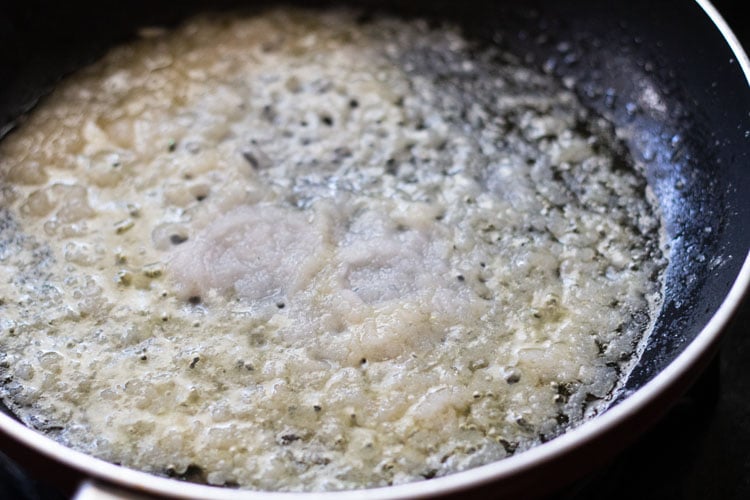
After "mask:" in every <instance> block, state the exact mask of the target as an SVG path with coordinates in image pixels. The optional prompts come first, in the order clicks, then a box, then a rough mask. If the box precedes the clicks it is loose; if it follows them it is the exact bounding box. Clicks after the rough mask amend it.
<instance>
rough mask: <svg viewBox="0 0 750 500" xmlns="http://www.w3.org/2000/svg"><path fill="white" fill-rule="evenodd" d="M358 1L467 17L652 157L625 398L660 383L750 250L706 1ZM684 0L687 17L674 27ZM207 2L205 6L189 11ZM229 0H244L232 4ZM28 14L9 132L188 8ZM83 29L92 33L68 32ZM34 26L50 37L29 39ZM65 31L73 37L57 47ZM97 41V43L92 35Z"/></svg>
mask: <svg viewBox="0 0 750 500" xmlns="http://www.w3.org/2000/svg"><path fill="white" fill-rule="evenodd" d="M359 4H364V5H365V7H368V8H373V9H377V10H386V11H389V12H390V11H394V12H397V13H400V14H402V15H404V16H407V17H409V16H427V17H434V18H435V19H441V18H443V17H447V18H450V19H452V20H455V19H456V18H458V19H460V22H461V23H462V25H464V26H465V28H466V31H467V33H468V34H469V35H470V36H474V37H476V38H479V39H482V40H486V41H487V42H488V43H493V44H498V45H500V46H502V47H505V48H507V49H509V50H511V51H512V52H514V53H516V54H518V56H519V58H521V59H522V60H524V61H525V62H526V63H528V64H531V65H534V66H538V67H542V68H545V70H546V71H548V72H551V73H553V74H555V75H557V76H558V77H559V78H561V79H566V78H567V79H570V81H571V82H572V83H573V85H574V88H575V89H576V91H577V93H578V94H579V96H580V97H581V99H582V100H583V101H584V102H585V103H586V104H587V105H588V106H590V107H591V108H593V109H594V110H596V111H597V112H599V113H600V114H602V115H603V116H605V117H607V118H608V119H609V120H611V121H612V122H613V123H615V124H616V125H617V126H618V127H619V129H620V130H622V131H625V132H626V133H625V135H624V136H623V137H622V138H623V140H624V141H626V142H627V144H628V146H629V148H630V153H631V154H632V155H633V158H634V159H635V160H636V161H637V162H639V163H640V164H642V165H643V167H644V169H645V172H646V175H647V178H648V180H649V182H650V185H651V187H652V189H653V190H654V192H655V193H656V195H657V198H658V199H659V203H660V206H661V209H662V211H663V214H664V217H665V221H666V226H667V227H666V229H667V233H668V237H669V239H670V245H671V262H670V267H669V269H668V272H667V277H666V288H665V300H664V306H663V308H662V311H661V313H660V314H659V316H658V318H657V320H656V324H655V327H654V331H653V333H652V334H651V336H650V338H649V339H648V341H647V343H646V344H645V346H644V348H643V352H642V354H641V361H640V362H639V363H638V364H637V365H636V367H635V369H634V370H633V372H632V373H631V375H630V377H629V379H628V382H627V390H626V391H625V392H624V393H623V397H624V396H626V395H627V394H629V393H631V392H633V391H635V390H637V389H638V388H639V387H641V386H642V385H644V384H645V383H647V382H648V381H649V380H651V379H652V378H653V377H654V376H655V375H656V374H658V373H659V372H660V371H662V370H663V369H664V368H665V367H666V366H667V365H669V363H671V361H672V360H673V359H674V358H675V357H676V356H677V355H679V353H680V352H682V351H683V350H684V349H685V347H686V346H687V345H688V344H689V343H690V342H691V341H692V340H693V339H694V338H695V337H696V336H697V335H698V334H699V333H700V332H701V330H702V329H703V327H704V326H705V325H706V324H707V323H708V321H709V320H710V319H711V317H712V316H713V315H714V313H715V312H716V310H717V309H718V308H719V306H720V305H721V303H722V301H723V299H724V297H725V296H726V294H727V292H728V290H729V288H730V287H731V286H732V284H733V283H734V281H735V278H736V276H737V275H738V273H739V269H740V267H741V266H742V264H743V262H744V260H745V256H746V253H747V248H748V246H750V243H749V241H748V238H749V236H748V235H747V234H743V233H744V232H743V231H739V230H738V229H739V228H743V227H746V226H747V221H748V215H749V213H750V201H748V197H747V196H746V193H748V187H749V186H748V180H747V176H746V175H745V172H744V170H745V169H746V166H747V165H748V163H750V158H748V147H747V143H748V137H747V133H748V130H750V120H749V119H748V115H747V110H748V109H750V96H749V93H748V88H747V82H746V81H745V80H744V79H743V78H742V75H741V71H740V69H739V67H738V64H737V61H736V60H735V59H734V56H733V55H732V54H731V52H730V51H729V49H728V48H727V47H726V46H725V44H724V41H723V39H722V38H721V36H720V35H719V34H718V33H716V32H715V30H713V29H711V27H709V26H707V23H706V20H705V18H704V16H703V14H702V12H701V11H700V9H699V8H698V6H697V5H694V4H687V5H686V4H685V3H684V2H665V3H664V4H659V5H658V6H657V7H654V6H653V5H651V4H648V3H647V2H631V3H628V4H627V5H621V6H616V7H614V8H613V7H611V6H607V8H606V9H605V8H604V7H598V6H597V5H596V2H572V3H569V4H566V5H564V6H563V5H558V3H557V2H533V3H529V2H508V3H503V4H501V5H495V4H492V5H488V3H483V2H467V3H465V4H462V5H461V6H458V7H457V6H456V5H455V4H453V3H452V2H430V3H427V2H425V3H424V4H423V3H421V2H416V3H410V4H409V5H408V6H407V7H404V6H403V5H401V6H399V5H398V4H397V3H395V2H394V3H393V5H390V4H388V3H383V2H359ZM678 5H679V9H680V10H681V12H682V13H683V14H681V15H682V16H684V22H683V23H673V22H670V21H671V19H672V17H673V15H674V12H675V10H676V9H678ZM200 7H201V5H198V3H196V5H193V6H190V7H186V12H185V13H187V12H190V11H191V10H193V9H196V8H200ZM227 7H235V5H234V3H231V4H230V3H227ZM29 12H31V10H27V8H26V7H25V8H23V9H22V8H18V12H14V11H12V14H11V16H10V18H9V19H10V20H11V21H9V22H8V25H5V26H0V41H9V43H8V45H7V46H15V47H17V48H18V49H19V50H18V51H17V52H15V53H12V51H9V54H7V55H6V56H0V65H2V67H9V68H12V71H13V73H14V74H15V75H16V78H14V79H11V80H10V81H9V82H8V83H6V84H4V86H3V87H0V112H2V113H3V115H2V116H3V123H4V124H5V125H6V127H10V126H11V124H12V120H14V119H15V118H16V117H17V116H18V115H19V114H20V113H22V112H25V111H26V110H27V109H28V108H29V107H30V106H32V105H33V103H34V102H35V101H36V99H37V98H39V97H40V96H41V95H42V94H43V93H44V92H46V91H47V89H48V88H49V86H50V85H52V84H53V83H54V80H55V79H56V78H58V77H59V76H61V75H63V74H65V73H67V72H69V71H71V70H73V69H75V68H77V67H79V66H80V65H82V64H84V63H86V62H87V61H89V60H90V59H91V58H92V57H95V56H97V55H99V53H95V52H96V50H94V51H92V50H91V47H92V46H98V47H100V48H101V47H105V46H108V45H111V44H114V43H116V42H118V41H120V40H122V39H125V38H127V37H128V36H129V35H130V34H131V33H132V30H133V29H134V27H136V26H142V25H144V24H145V25H153V24H172V23H174V22H176V21H179V20H180V19H181V18H182V16H183V15H185V13H180V14H177V13H175V12H173V10H172V9H171V8H170V6H169V5H168V4H167V3H166V2H165V3H158V2H157V3H150V4H148V5H147V4H146V3H143V4H138V3H136V5H135V6H134V7H133V6H129V7H128V12H127V13H125V12H122V13H116V12H112V11H110V10H100V11H97V10H94V11H84V10H82V9H77V8H75V7H74V6H73V7H71V8H69V10H67V9H66V12H61V13H60V15H61V17H62V19H65V21H66V22H59V23H57V22H56V23H55V25H54V26H52V25H49V24H46V23H48V22H50V21H49V20H44V19H41V18H39V17H35V16H33V15H32V16H29V15H28V13H29ZM120 14H122V15H120ZM52 18H55V16H49V19H52ZM675 24H679V26H676V25H675ZM77 25H86V26H95V27H96V28H95V29H94V30H93V31H92V30H86V31H83V30H80V29H71V27H75V26H77ZM104 26H106V29H105V28H104ZM26 33H42V36H41V37H40V38H38V39H36V41H35V42H33V43H28V44H27V43H25V41H23V37H24V36H25V34H26ZM498 33H502V35H498ZM691 33H692V34H691ZM695 33H705V36H700V37H697V36H695V35H694V34H695ZM61 39H65V40H66V42H67V43H65V44H55V43H54V42H56V41H59V40H61ZM91 39H97V40H99V41H100V43H99V44H91V43H90V40H91ZM698 41H700V43H698ZM686 54H689V57H688V56H686ZM717 54H718V55H717ZM2 57H6V58H7V59H5V60H4V59H2ZM6 130H7V129H6Z"/></svg>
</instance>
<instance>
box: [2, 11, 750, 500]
mask: <svg viewBox="0 0 750 500" xmlns="http://www.w3.org/2000/svg"><path fill="white" fill-rule="evenodd" d="M745 2H746V0H724V1H721V0H718V1H715V2H714V4H715V5H716V6H717V8H719V10H721V11H722V13H723V15H724V16H725V18H726V19H727V20H728V22H729V24H730V25H732V27H733V29H734V30H735V33H736V34H737V35H738V37H739V38H740V40H741V41H742V42H743V44H744V46H745V47H746V48H750V24H748V22H747V21H745V19H746V18H745V16H744V9H743V8H742V7H743V4H744V3H745ZM0 450H2V444H0ZM64 498H65V495H63V494H62V493H61V492H60V491H59V490H58V489H56V488H55V487H54V486H53V485H52V484H49V483H47V482H45V481H44V480H43V479H40V478H39V477H33V476H32V475H31V474H29V473H28V472H26V471H24V470H23V469H21V468H20V467H19V466H18V465H17V464H16V463H14V462H13V461H11V460H10V459H9V458H8V457H7V456H6V455H4V454H3V453H2V451H0V499H14V500H15V499H18V500H25V499H29V500H31V499H33V500H62V499H64ZM553 498H554V499H555V500H594V499H601V498H606V499H609V500H625V499H628V500H631V499H633V498H637V499H638V500H670V499H680V500H682V499H685V500H690V499H696V500H698V499H700V500H704V499H737V500H740V499H748V498H750V300H745V304H744V306H743V307H742V308H741V309H740V311H739V314H738V316H737V318H736V320H735V322H734V325H733V326H732V327H731V328H730V330H729V331H728V333H727V335H726V337H725V340H724V342H723V345H722V348H721V353H720V355H719V356H718V357H717V359H716V360H715V361H714V362H713V364H712V365H711V367H710V368H709V369H708V370H707V371H706V372H705V374H704V375H703V376H702V377H701V379H700V380H699V381H698V382H697V383H696V385H695V386H694V387H693V389H692V390H691V391H690V392H689V393H688V394H687V395H686V396H685V397H684V398H682V400H681V401H680V402H679V403H678V404H677V405H676V406H675V408H673V409H672V410H671V411H670V413H669V414H668V415H667V416H666V417H665V418H664V419H663V420H662V421H661V423H659V424H658V425H657V426H656V427H655V428H654V429H652V430H651V431H649V432H648V433H647V434H645V435H644V436H643V437H642V438H641V439H639V440H638V441H637V442H636V443H635V444H634V445H633V446H631V447H630V448H629V449H627V450H626V451H625V452H624V453H622V454H621V455H619V456H618V457H617V458H616V459H614V460H613V461H612V462H610V463H607V464H603V466H602V468H601V469H600V470H599V471H596V472H594V473H592V474H591V475H589V476H588V477H587V478H585V479H583V480H581V481H578V482H577V483H575V484H574V485H572V486H570V487H569V488H567V489H566V490H565V491H563V492H560V493H558V494H556V495H554V496H553Z"/></svg>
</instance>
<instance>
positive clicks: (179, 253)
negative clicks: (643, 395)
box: [0, 9, 666, 491]
mask: <svg viewBox="0 0 750 500" xmlns="http://www.w3.org/2000/svg"><path fill="white" fill-rule="evenodd" d="M0 173H1V174H2V179H3V180H2V191H1V192H2V204H1V206H2V209H0V212H1V213H0V221H1V222H0V266H2V269H3V276H4V280H3V283H2V284H1V285H0V316H1V318H0V322H1V324H0V394H1V395H2V398H3V400H4V402H5V403H6V405H7V406H9V407H10V408H11V409H12V410H13V411H14V412H15V413H16V414H17V415H18V416H19V417H20V418H21V419H22V420H23V421H24V422H25V423H26V424H28V425H29V426H31V427H34V428H36V429H39V430H41V431H44V432H46V433H48V434H49V435H50V436H52V437H53V438H54V439H56V440H58V441H60V442H61V443H64V444H65V445H67V446H69V447H72V448H75V449H77V450H81V451H83V452H86V453H89V454H92V455H95V456H97V457H101V458H103V459H105V460H109V461H113V462H117V463H121V464H123V465H125V466H127V467H132V468H137V469H141V470H145V471H149V472H153V473H157V474H166V475H171V476H177V477H183V478H187V479H191V480H197V481H202V482H206V483H209V484H213V485H227V486H238V487H242V488H254V489H266V490H292V491H294V490H340V489H349V488H363V487H376V486H385V485H391V484H398V483H404V482H409V481H414V480H418V479H422V478H432V477H435V476H442V475H445V474H449V473H451V472H455V471H460V470H464V469H467V468H470V467H475V466H479V465H482V464H486V463H489V462H492V461H495V460H499V459H502V458H504V457H507V456H509V455H512V454H514V453H519V452H521V451H523V450H526V449H528V448H530V447H532V446H535V445H537V444H539V443H542V442H544V441H547V440H549V439H551V438H553V437H555V436H556V435H559V434H560V433H562V432H564V431H565V430H567V429H569V428H571V427H573V426H575V425H578V424H579V423H580V422H582V421H584V420H585V419H586V418H587V417H590V416H591V415H593V414H595V413H596V412H597V411H600V410H601V409H602V408H603V406H604V405H605V404H606V402H607V400H608V399H609V398H611V395H612V393H613V391H615V390H616V389H617V386H618V383H619V381H621V379H622V377H623V376H624V374H626V373H627V370H628V367H629V366H630V364H631V363H632V361H633V360H634V359H635V358H636V357H637V351H638V345H639V342H641V340H642V338H643V336H644V334H645V332H647V331H648V328H649V326H650V323H651V319H652V315H653V312H654V311H655V308H656V307H657V306H658V303H659V296H660V288H661V283H660V279H661V272H662V270H663V268H664V267H665V264H666V260H665V257H664V254H663V252H662V250H661V249H660V244H659V235H660V220H659V218H658V215H657V214H655V211H654V208H653V206H652V204H651V203H650V202H649V201H648V197H649V194H648V189H647V186H646V183H645V181H644V179H643V178H642V176H641V175H640V174H639V173H638V171H637V169H636V168H634V167H633V165H632V164H631V162H630V160H629V157H628V155H627V153H626V152H625V151H624V150H623V148H622V146H621V145H620V143H619V142H618V140H617V139H616V136H615V134H614V130H613V129H612V127H611V125H610V124H608V123H607V122H605V121H604V120H603V119H601V118H598V117H596V116H594V115H592V114H590V113H589V112H587V111H586V110H585V108H583V107H582V105H581V104H580V103H579V102H578V100H577V98H576V97H575V95H574V94H573V93H572V92H571V91H570V90H568V89H566V88H565V87H564V86H562V85H560V84H559V83H558V82H557V81H556V80H554V79H553V78H552V77H549V76H547V75H544V74H541V73H537V72H535V71H533V70H531V69H529V68H526V67H523V66H521V65H520V64H519V63H517V62H516V61H515V60H514V59H513V58H512V56H510V55H507V54H504V53H501V52H499V51H498V50H497V49H491V48H483V47H481V46H479V45H478V44H475V43H472V42H470V41H467V40H466V39H464V38H463V36H462V35H461V33H460V31H459V30H458V29H457V28H455V27H452V26H441V27H439V28H435V27H430V26H429V25H428V24H427V23H426V22H423V21H419V20H414V21H402V20H396V19H392V18H386V17H382V18H375V19H370V20H366V21H363V20H362V19H361V18H358V17H357V14H356V13H353V12H348V11H305V10H289V9H278V10H270V11H264V12H260V13H256V14H253V15H242V16H240V15H233V16H223V15H213V16H203V17H199V18H195V19H193V20H191V21H189V22H187V23H186V24H184V25H183V26H182V27H180V28H178V29H175V30H174V31H170V32H166V31H161V30H153V29H150V30H147V31H144V32H143V33H142V36H141V37H140V39H139V40H137V41H135V42H133V43H132V44H130V45H127V46H123V47H120V48H117V49H115V50H114V51H112V52H111V53H109V54H108V55H107V56H106V57H105V58H104V59H103V60H101V61H100V62H98V63H96V64H94V65H92V66H90V67H88V68H85V69H83V70H82V71H80V72H79V73H77V74H76V75H74V76H72V77H71V78H69V79H67V80H66V81H65V82H63V83H62V84H61V85H60V86H59V88H58V89H57V90H56V91H55V92H54V93H53V94H52V95H51V96H49V97H47V98H46V99H45V100H44V102H43V103H42V104H41V105H40V106H39V107H38V108H37V109H36V110H34V111H33V113H31V114H30V115H29V116H28V117H26V119H25V122H24V123H23V124H22V126H21V127H20V129H19V130H17V131H16V132H14V133H13V134H11V135H10V136H9V137H7V138H6V139H5V140H4V141H3V142H2V144H0Z"/></svg>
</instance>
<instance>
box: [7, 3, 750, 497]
mask: <svg viewBox="0 0 750 500" xmlns="http://www.w3.org/2000/svg"><path fill="white" fill-rule="evenodd" d="M695 2H696V3H697V4H698V6H699V7H701V9H702V10H703V11H704V12H705V14H706V15H707V16H708V17H709V19H710V20H711V22H712V23H713V24H714V25H715V26H716V27H717V28H718V30H719V31H720V33H721V34H722V36H723V37H724V39H725V40H726V42H727V44H728V45H729V48H730V49H731V51H732V53H733V54H734V57H735V58H736V60H737V63H738V64H739V66H740V68H741V70H742V72H743V74H744V76H745V79H746V80H747V82H748V84H749V85H750V60H749V59H748V56H747V53H746V52H745V51H744V49H743V47H742V45H741V44H740V42H739V40H738V39H737V37H736V36H735V35H734V33H733V32H732V30H731V29H730V28H729V26H728V25H727V23H726V21H725V20H724V19H723V17H722V16H721V15H720V14H719V12H718V11H717V10H716V8H715V7H714V6H713V5H712V3H711V2H710V1H709V0H695ZM749 288H750V251H748V253H747V254H746V256H745V260H744V263H743V265H742V267H741V269H740V271H739V273H738V275H737V277H736V279H735V281H734V283H733V285H732V287H731V289H730V291H729V293H728V294H727V295H726V297H725V298H724V300H723V301H722V303H721V305H720V307H719V308H718V309H717V311H716V313H715V314H714V315H713V316H712V318H711V319H710V320H709V322H708V323H707V324H706V326H705V327H704V328H703V329H702V330H701V332H700V333H699V334H698V335H697V336H696V337H695V339H693V340H692V341H691V342H690V343H689V344H688V346H687V347H686V348H685V349H684V350H683V352H681V353H680V354H679V355H678V356H677V357H676V358H675V359H674V360H673V361H672V362H671V363H670V364H669V365H668V366H667V367H666V368H665V369H664V370H662V371H661V372H659V373H658V374H657V375H656V376H655V377H654V378H653V379H652V380H650V381H649V382H648V383H646V384H645V385H644V386H643V387H641V388H639V389H638V390H636V391H635V392H634V393H633V394H632V395H630V396H628V397H627V398H626V399H624V400H623V401H622V402H620V403H619V404H617V405H616V406H614V407H612V408H610V409H609V410H608V411H607V412H605V413H603V414H601V415H599V416H597V417H596V418H595V419H592V420H590V421H587V422H585V423H583V424H581V425H580V426H579V427H577V428H575V429H572V430H570V431H568V432H566V433H565V434H563V435H561V436H559V437H557V438H555V439H553V440H551V441H549V442H547V443H544V444H542V445H539V446H536V447H534V448H532V449H530V450H528V451H525V452H523V453H520V454H518V455H515V456H512V457H509V458H506V459H504V460H500V461H497V462H493V463H490V464H487V465H483V466H480V467H476V468H473V469H469V470H466V471H462V472H458V473H454V474H450V475H447V476H444V477H440V478H434V479H431V480H429V481H418V482H413V483H407V484H402V485H396V486H389V487H382V488H373V489H365V490H355V491H356V495H357V497H358V498H362V499H366V500H369V499H396V498H425V497H431V496H435V495H438V494H440V495H445V494H449V493H455V492H458V491H462V490H465V489H468V488H471V487H477V486H481V485H483V484H487V483H490V482H494V481H498V480H502V479H505V478H508V477H510V476H514V475H517V474H521V473H524V472H527V471H529V470H531V469H533V468H536V467H538V466H539V465H540V464H542V463H550V462H553V461H555V460H559V459H560V458H562V457H564V456H565V455H567V454H569V453H570V452H572V451H573V450H575V449H577V448H580V447H582V446H584V445H586V444H589V443H592V442H594V441H596V440H597V439H599V438H600V437H601V436H603V435H605V434H608V433H609V432H611V431H613V430H614V429H615V428H617V427H620V426H622V425H623V424H624V423H626V422H628V421H630V420H631V419H633V418H634V417H635V416H636V415H637V414H639V413H640V412H641V411H642V410H643V409H644V408H646V407H648V406H650V405H652V404H654V403H655V402H657V401H658V400H659V398H660V397H662V395H663V394H664V393H666V392H668V391H669V390H670V389H674V388H675V387H676V386H678V385H679V384H680V381H681V380H683V379H684V378H685V377H687V376H688V375H689V373H690V372H691V370H692V369H693V368H694V367H696V366H701V364H703V363H705V362H706V361H707V359H709V358H710V357H711V356H712V355H713V354H714V352H715V350H716V349H717V348H718V343H719V340H720V337H721V334H722V332H723V331H724V330H725V327H726V326H727V324H728V323H729V321H730V319H731V317H732V316H733V314H734V312H735V311H736V309H737V308H738V307H739V305H740V304H741V303H742V301H743V298H744V296H745V294H746V292H747V290H748V289H749ZM0 430H1V431H3V432H4V433H6V434H8V435H10V436H12V437H13V438H15V439H16V440H18V441H19V442H21V443H22V444H24V445H26V446H28V447H29V448H32V449H33V450H35V451H36V452H38V453H40V454H42V455H45V456H47V457H48V458H51V459H54V460H55V461H57V462H59V463H62V464H65V465H67V466H69V467H72V468H74V469H77V470H79V471H81V472H83V473H84V474H87V475H89V476H91V477H93V478H95V479H99V480H103V481H106V482H107V483H111V484H114V485H118V486H120V487H123V488H126V489H127V490H128V491H134V492H141V493H145V494H157V495H164V496H168V497H172V498H205V499H216V500H224V499H226V500H229V499H237V498H247V497H248V496H252V497H253V498H268V499H278V500H283V499H286V498H289V499H291V498H295V499H299V498H301V497H304V498H305V499H317V498H325V499H328V500H337V499H343V498H349V497H351V495H352V493H353V490H346V491H336V492H310V493H287V492H270V491H254V490H234V489H227V488H220V487H213V486H207V485H200V484H193V483H186V482H180V481H177V480H174V479H169V478H164V477H159V476H155V475H152V474H149V473H146V472H141V471H137V470H132V469H127V468H125V467H122V466H118V465H114V464H111V463H108V462H105V461H103V460H101V459H98V458H95V457H93V456H90V455H86V454H84V453H82V452H79V451H75V450H72V449H70V448H67V447H65V446H63V445H62V444H60V443H57V442H56V441H54V440H52V439H51V438H49V437H46V436H44V435H42V434H40V433H38V432H37V431H34V430H33V429H30V428H28V427H26V426H24V425H23V424H21V423H20V422H18V421H16V420H14V419H12V418H11V417H10V416H7V415H5V414H0Z"/></svg>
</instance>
